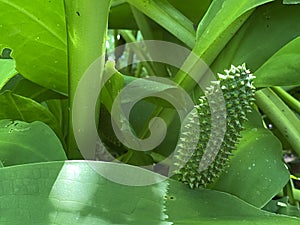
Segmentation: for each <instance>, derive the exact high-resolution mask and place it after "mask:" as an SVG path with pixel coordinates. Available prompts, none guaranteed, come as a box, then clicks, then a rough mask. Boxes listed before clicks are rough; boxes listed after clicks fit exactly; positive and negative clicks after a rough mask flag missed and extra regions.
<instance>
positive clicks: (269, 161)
mask: <svg viewBox="0 0 300 225" xmlns="http://www.w3.org/2000/svg"><path fill="white" fill-rule="evenodd" d="M248 118H249V122H247V123H246V125H245V126H246V129H245V130H244V131H243V132H242V139H241V141H240V143H239V144H238V146H237V150H236V151H234V152H233V157H232V158H231V159H230V163H229V168H227V169H226V171H225V172H224V173H223V174H222V175H221V177H220V178H219V179H218V180H217V182H216V183H215V184H214V185H213V189H216V190H220V191H224V192H227V193H231V194H233V195H235V196H238V197H239V198H241V199H243V200H244V201H246V202H248V203H250V204H252V205H254V206H256V207H259V208H260V207H262V206H264V205H265V204H266V203H267V202H269V201H270V200H271V199H272V198H273V197H274V196H275V195H276V194H278V193H279V192H280V191H281V189H282V188H283V187H284V186H285V184H286V183H287V182H288V180H289V171H288V169H287V167H286V166H285V165H284V163H283V161H282V148H281V143H280V141H279V140H278V139H277V138H276V137H275V136H274V135H273V134H272V133H271V132H270V131H268V130H267V129H266V128H264V127H263V125H262V122H261V119H260V116H259V115H258V113H257V112H253V113H251V114H249V115H248Z"/></svg>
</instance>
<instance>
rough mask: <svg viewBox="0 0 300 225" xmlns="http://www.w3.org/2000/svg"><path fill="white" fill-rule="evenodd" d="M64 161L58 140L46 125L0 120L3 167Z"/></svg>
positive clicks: (0, 152)
mask: <svg viewBox="0 0 300 225" xmlns="http://www.w3.org/2000/svg"><path fill="white" fill-rule="evenodd" d="M66 159H67V158H66V155H65V152H64V149H63V147H62V145H61V143H60V141H59V139H58V138H57V137H56V135H55V133H54V132H53V131H52V130H51V129H50V128H49V127H48V126H47V125H46V124H44V123H42V122H38V121H37V122H33V123H25V122H23V121H12V120H0V161H1V162H2V163H3V164H4V166H11V165H19V164H24V163H33V162H44V161H54V160H66Z"/></svg>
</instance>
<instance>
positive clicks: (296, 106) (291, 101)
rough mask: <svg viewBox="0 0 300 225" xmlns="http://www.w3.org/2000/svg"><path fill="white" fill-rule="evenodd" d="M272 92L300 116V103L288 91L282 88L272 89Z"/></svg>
mask: <svg viewBox="0 0 300 225" xmlns="http://www.w3.org/2000/svg"><path fill="white" fill-rule="evenodd" d="M272 90H273V91H274V92H275V93H276V94H277V95H278V96H279V97H280V98H281V99H282V100H283V101H284V102H285V103H286V104H287V105H288V106H289V107H291V109H293V110H295V112H297V113H298V114H300V102H299V101H298V100H297V99H296V98H294V97H293V96H292V95H290V94H289V93H288V92H287V91H285V90H283V88H281V87H272Z"/></svg>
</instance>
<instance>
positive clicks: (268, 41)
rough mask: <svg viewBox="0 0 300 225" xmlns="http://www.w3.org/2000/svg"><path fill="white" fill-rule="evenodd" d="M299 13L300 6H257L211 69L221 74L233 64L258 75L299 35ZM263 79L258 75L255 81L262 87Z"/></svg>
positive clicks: (276, 4) (277, 3)
mask: <svg viewBox="0 0 300 225" xmlns="http://www.w3.org/2000/svg"><path fill="white" fill-rule="evenodd" d="M299 13H300V6H295V5H293V6H292V5H283V4H282V3H281V2H280V1H275V2H272V3H268V4H265V5H262V6H260V7H258V8H257V9H256V10H255V12H254V13H253V14H252V15H251V17H250V18H249V19H248V20H247V21H246V23H245V24H244V25H243V26H242V27H241V29H240V30H239V31H238V32H237V33H236V35H235V36H234V37H233V38H232V39H231V40H230V42H229V43H228V45H227V46H226V47H225V48H224V49H223V50H222V52H221V53H220V55H219V56H218V58H217V59H216V60H215V62H214V64H213V65H212V70H213V71H214V72H221V71H223V70H224V68H227V67H228V66H230V65H231V64H233V65H239V64H242V63H246V65H247V67H248V68H250V70H251V71H252V72H255V71H256V70H257V69H258V68H259V67H260V66H262V65H263V64H264V63H265V62H266V61H267V60H268V59H269V58H270V57H272V55H273V54H274V53H276V52H277V51H278V50H279V49H280V48H282V47H283V46H284V45H286V44H287V43H289V42H290V41H291V40H293V39H294V38H295V37H297V36H299V35H300V23H298V18H299ZM275 37H276V38H275ZM262 78H263V77H261V76H257V78H256V81H255V82H257V83H260V85H263V82H260V79H262Z"/></svg>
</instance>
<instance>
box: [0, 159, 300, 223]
mask: <svg viewBox="0 0 300 225" xmlns="http://www.w3.org/2000/svg"><path fill="white" fill-rule="evenodd" d="M96 171H98V172H101V173H102V174H106V176H107V175H109V174H110V175H114V176H111V178H113V177H114V178H117V177H118V178H119V179H120V182H122V183H123V184H118V183H114V182H112V181H110V180H108V179H106V178H104V177H102V176H100V175H99V174H98V173H96ZM134 179H136V181H142V180H143V181H147V180H148V179H149V180H152V181H153V179H158V180H160V179H162V177H161V176H158V175H155V174H153V173H152V172H150V171H147V170H143V169H140V168H133V167H132V166H129V165H120V164H115V163H103V162H84V161H66V162H51V163H37V164H28V165H22V166H16V167H6V168H2V169H1V170H0V180H1V189H0V197H1V203H0V207H1V217H0V223H1V224H3V225H12V224H13V225H15V224H20V221H22V225H27V224H30V225H32V224H53V225H54V224H63V225H68V224H72V225H74V224H80V225H92V224H95V225H96V224H97V225H98V224H154V225H155V224H180V225H181V224H210V225H211V224H222V225H223V224H233V223H234V224H237V225H243V224H253V223H256V224H260V225H268V224H270V225H271V224H272V225H273V224H283V223H285V224H290V225H293V224H299V220H298V219H295V218H291V217H287V216H280V215H275V214H271V213H267V212H264V211H261V210H259V209H257V208H255V207H253V206H251V205H248V204H247V203H245V202H243V201H241V200H239V199H238V198H236V197H233V196H230V195H229V194H226V193H220V192H216V191H212V190H205V189H199V190H191V189H189V188H188V187H187V186H186V185H183V184H180V183H178V182H176V181H173V180H166V181H163V182H160V183H157V184H152V185H148V186H127V185H124V184H125V183H127V182H130V181H132V180H134Z"/></svg>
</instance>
